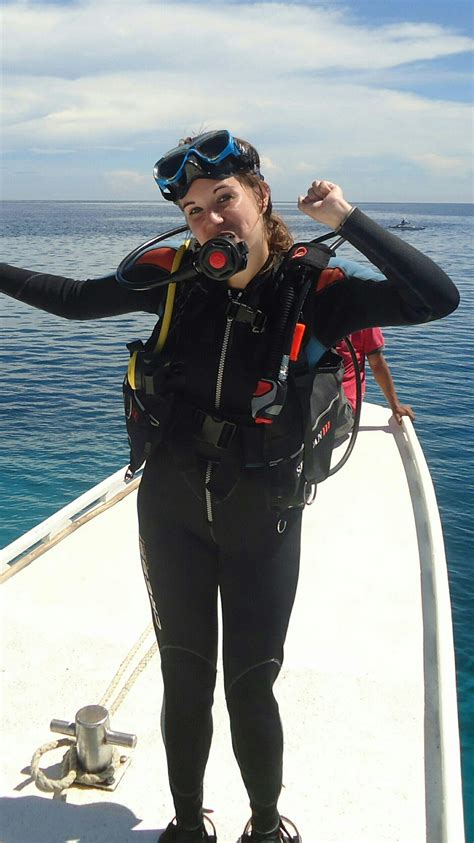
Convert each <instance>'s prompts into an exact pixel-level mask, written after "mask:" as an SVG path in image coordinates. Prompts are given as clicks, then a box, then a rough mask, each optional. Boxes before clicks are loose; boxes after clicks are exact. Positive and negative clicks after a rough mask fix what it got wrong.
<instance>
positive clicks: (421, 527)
mask: <svg viewBox="0 0 474 843" xmlns="http://www.w3.org/2000/svg"><path fill="white" fill-rule="evenodd" d="M340 447H341V448H345V445H344V444H343V445H341V446H340ZM334 458H335V460H338V459H339V458H340V449H339V448H337V449H336V452H335V457H334ZM123 475H124V470H120V471H118V472H116V473H115V474H113V475H112V476H111V477H109V478H107V479H106V480H105V481H103V482H102V483H101V484H99V485H98V486H96V487H94V488H93V489H91V490H90V491H89V492H87V493H86V494H85V495H82V496H81V497H80V498H78V499H77V500H76V501H74V502H73V503H71V504H69V505H67V506H66V507H64V508H63V509H62V510H60V511H59V512H58V513H57V514H56V515H54V516H52V517H51V518H49V519H47V520H46V521H44V522H43V523H42V524H40V525H39V526H38V527H35V528H34V529H33V530H31V531H29V532H28V533H26V534H25V535H24V536H22V537H20V538H19V539H17V540H16V541H14V542H12V543H11V544H10V545H8V546H7V547H6V548H5V549H4V550H3V552H2V556H1V562H0V581H1V588H0V600H1V604H2V612H3V639H4V640H3V673H2V677H3V678H2V706H1V707H0V708H1V712H0V716H1V734H2V739H3V740H2V770H1V774H0V781H1V794H2V798H1V801H0V814H1V816H2V818H3V819H2V832H1V833H0V838H1V839H2V840H3V841H5V843H14V841H15V843H17V842H18V841H21V843H33V841H34V843H51V841H53V840H57V841H73V840H74V841H87V843H112V842H113V843H133V842H134V841H135V843H155V841H156V839H157V837H158V834H159V832H160V829H163V828H164V827H165V826H166V824H167V823H168V821H169V820H170V819H171V818H172V816H173V809H172V803H171V798H170V796H169V793H168V784H167V770H166V760H165V754H164V750H163V745H162V741H161V735H160V707H161V692H162V685H161V677H160V670H159V662H158V657H157V655H156V646H155V644H154V639H153V634H152V630H151V625H150V624H149V615H150V612H149V603H148V595H147V592H146V587H145V584H144V582H143V579H142V575H141V568H140V561H139V555H138V540H137V524H136V494H137V487H138V484H139V480H140V478H139V477H138V478H135V479H134V480H132V481H131V482H130V483H129V484H125V483H124V482H123ZM276 696H277V698H278V700H279V705H280V710H281V712H282V720H283V724H284V729H285V743H286V749H285V766H284V785H285V786H284V789H283V793H282V797H281V803H280V810H281V811H282V813H283V814H284V815H285V816H288V817H290V818H291V819H293V820H294V821H295V822H296V824H297V826H298V828H299V830H300V833H301V835H302V839H303V841H304V843H316V841H318V843H323V841H324V843H326V842H327V843H329V841H332V842H334V841H336V843H349V841H350V843H369V841H370V843H373V841H377V843H384V842H385V841H387V843H388V841H390V843H395V841H406V843H407V842H408V841H417V843H421V841H426V843H462V841H463V840H464V830H463V806H462V788H461V771H460V750H459V730H458V715H457V699H456V678H455V666H454V648H453V635H452V623H451V606H450V599H449V590H448V579H447V569H446V560H445V553H444V545H443V536H442V530H441V524H440V519H439V512H438V507H437V503H436V497H435V493H434V489H433V485H432V481H431V477H430V474H429V471H428V468H427V465H426V462H425V459H424V456H423V453H422V450H421V447H420V444H419V442H418V439H417V437H416V434H415V431H414V428H413V426H412V424H411V422H410V421H408V420H404V421H403V424H402V425H401V426H399V425H398V424H397V423H396V422H395V420H394V419H393V417H391V414H390V411H389V410H387V409H386V408H384V407H381V406H378V405H376V404H370V403H364V404H363V408H362V416H361V425H360V431H359V435H358V438H357V441H356V445H355V448H354V451H353V453H352V455H351V457H350V459H349V460H348V462H347V464H346V465H345V466H344V468H343V469H342V470H341V471H339V472H338V473H336V474H335V475H334V476H332V477H330V478H329V479H328V480H327V481H325V482H324V483H322V484H321V485H320V487H319V488H318V492H317V495H316V499H315V502H314V503H313V505H312V506H311V507H307V510H306V512H305V515H304V527H303V543H302V558H301V577H300V583H299V588H298V593H297V597H296V603H295V607H294V611H293V616H292V621H291V624H290V629H289V633H288V639H287V644H286V648H285V662H284V666H283V669H282V673H281V675H280V677H279V680H278V682H277V684H276ZM89 706H90V707H92V708H93V709H94V712H95V711H96V709H97V707H98V706H101V708H102V709H104V708H105V709H106V710H107V711H108V712H109V714H110V729H111V730H112V735H114V734H115V736H117V733H123V734H122V743H121V744H120V746H121V747H122V749H121V750H120V752H119V759H118V760H116V762H115V764H116V766H115V774H114V775H109V776H108V777H107V778H106V780H105V781H104V780H102V781H101V782H100V783H98V784H96V785H93V786H92V785H81V786H77V784H75V783H72V784H71V786H69V787H68V788H67V789H66V787H63V789H62V790H61V792H58V793H56V794H55V796H54V797H53V796H52V794H51V793H45V792H42V791H40V790H38V788H37V786H36V784H35V780H34V777H33V776H32V775H31V771H32V762H31V759H32V756H33V755H35V759H36V763H35V764H33V771H34V772H35V775H36V774H37V772H38V770H40V771H41V770H42V771H44V775H45V776H46V783H47V782H48V781H53V780H58V779H59V778H61V776H63V777H64V770H61V768H60V761H61V758H62V756H63V755H64V753H65V748H64V746H60V745H59V744H60V742H61V741H63V742H64V741H65V742H66V743H68V742H69V744H70V745H72V746H74V741H75V739H74V737H69V738H68V737H62V738H61V734H63V735H64V734H66V735H73V733H74V729H76V735H77V734H78V730H79V728H81V729H82V727H83V725H84V724H83V721H81V718H80V717H79V716H77V717H76V715H78V713H80V712H82V711H83V709H84V707H86V708H87V710H89V708H88V707H89ZM51 721H53V723H52V725H53V727H54V728H55V730H56V732H55V733H52V732H51V731H50V723H51ZM60 733H61V734H60ZM124 735H125V737H124ZM133 736H136V739H137V740H136V746H135V748H133V745H134V739H133ZM125 738H126V740H125ZM116 740H118V738H116ZM58 742H59V743H58ZM78 743H79V738H78ZM119 743H120V741H119ZM38 749H39V750H40V752H39V753H38V752H37V750H38ZM77 752H79V747H77ZM38 759H39V762H38ZM73 772H74V771H73ZM43 785H44V782H43ZM247 803H248V800H247V797H246V794H245V791H244V788H243V785H242V782H241V779H240V775H239V772H238V768H237V764H236V763H235V760H234V758H233V755H232V749H231V741H230V733H229V727H228V718H227V711H226V707H225V701H224V694H223V686H222V671H221V670H219V675H218V685H217V689H216V699H215V708H214V739H213V745H212V750H211V756H210V759H209V764H208V769H207V773H206V785H205V806H206V809H207V811H209V812H212V813H209V816H210V817H211V818H212V819H213V821H214V822H215V824H216V826H217V829H218V839H219V841H220V843H231V841H235V840H236V838H237V837H238V836H239V834H240V833H241V831H242V829H243V826H244V824H245V821H246V819H247V816H248V804H247Z"/></svg>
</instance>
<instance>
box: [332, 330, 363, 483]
mask: <svg viewBox="0 0 474 843" xmlns="http://www.w3.org/2000/svg"><path fill="white" fill-rule="evenodd" d="M343 339H344V342H345V343H346V345H347V348H348V349H349V354H350V355H351V359H352V364H353V366H354V372H355V378H356V405H355V411H354V424H353V425H352V430H351V438H350V439H349V443H348V445H347V448H346V450H345V451H344V454H343V455H342V457H341V459H340V460H339V462H338V463H336V465H335V466H334V467H333V468H331V470H330V472H329V474H328V477H332V475H333V474H335V473H336V471H339V469H340V468H342V466H343V465H345V464H346V462H347V460H348V459H349V457H350V455H351V454H352V451H353V450H354V446H355V443H356V439H357V434H358V433H359V426H360V414H361V411H362V384H361V381H360V378H361V371H360V366H359V361H358V359H357V355H356V353H355V348H354V346H353V345H352V343H351V341H350V339H349V337H343Z"/></svg>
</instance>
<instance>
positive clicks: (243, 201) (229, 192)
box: [179, 176, 268, 252]
mask: <svg viewBox="0 0 474 843" xmlns="http://www.w3.org/2000/svg"><path fill="white" fill-rule="evenodd" d="M262 187H263V190H264V194H265V198H264V200H263V201H262V202H260V201H259V199H258V198H257V196H256V195H255V193H254V191H253V190H252V189H251V188H250V187H248V186H247V185H243V184H241V183H240V182H239V181H238V179H236V178H235V176H230V177H229V178H227V179H222V180H214V179H196V180H195V181H193V182H192V184H191V185H190V188H189V190H188V192H187V193H186V196H185V197H184V198H183V199H181V201H180V203H179V205H180V207H181V210H182V211H183V213H184V215H185V217H186V221H187V223H188V225H189V228H190V230H191V232H192V234H193V235H194V237H195V238H196V240H197V241H198V243H200V244H202V243H205V242H206V241H207V240H210V239H211V237H217V236H218V235H222V234H234V236H235V238H236V239H237V240H245V242H246V243H247V245H248V247H249V251H250V252H252V251H258V250H262V249H266V248H267V238H266V233H265V226H264V222H263V214H264V212H265V209H266V207H267V204H268V196H267V191H268V188H267V187H266V185H262Z"/></svg>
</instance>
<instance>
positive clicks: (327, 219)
mask: <svg viewBox="0 0 474 843" xmlns="http://www.w3.org/2000/svg"><path fill="white" fill-rule="evenodd" d="M298 208H299V210H300V211H301V212H302V213H303V214H307V216H308V217H311V218H312V219H313V220H316V222H320V223H323V225H327V226H329V228H332V229H334V230H336V229H338V228H339V226H340V225H342V223H343V222H344V220H345V219H346V217H348V215H349V214H350V213H351V211H352V205H349V202H347V201H346V200H345V199H344V195H343V192H342V189H341V188H340V187H339V185H338V184H334V182H332V181H325V180H322V181H319V180H317V179H316V180H315V181H313V182H312V183H311V185H310V187H309V188H308V192H307V193H306V196H299V197H298Z"/></svg>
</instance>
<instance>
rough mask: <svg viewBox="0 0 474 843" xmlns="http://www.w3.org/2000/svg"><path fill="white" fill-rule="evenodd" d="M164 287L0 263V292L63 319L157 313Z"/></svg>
mask: <svg viewBox="0 0 474 843" xmlns="http://www.w3.org/2000/svg"><path fill="white" fill-rule="evenodd" d="M134 271H135V272H138V271H139V270H138V269H137V270H134ZM154 272H155V274H156V269H155V270H154ZM165 289H166V288H165V287H160V288H158V289H156V290H152V291H145V292H143V291H136V290H128V289H126V288H125V287H123V286H121V285H120V284H119V283H118V282H117V281H116V279H115V276H114V275H107V276H105V277H103V278H93V279H87V280H84V281H79V280H76V279H74V278H66V277H64V276H62V275H50V274H48V273H45V272H37V271H34V270H31V269H21V268H20V267H17V266H10V265H9V264H6V263H2V264H0V292H2V293H5V294H6V295H8V296H11V297H12V298H14V299H17V300H18V301H21V302H24V303H25V304H29V305H31V306H33V307H37V308H39V309H40V310H45V311H47V312H48V313H53V314H55V315H56V316H62V317H64V318H66V319H101V318H103V317H105V316H119V315H121V314H124V313H134V312H137V311H144V312H146V313H157V312H158V309H159V305H160V302H161V301H162V298H163V296H164V291H165Z"/></svg>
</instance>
